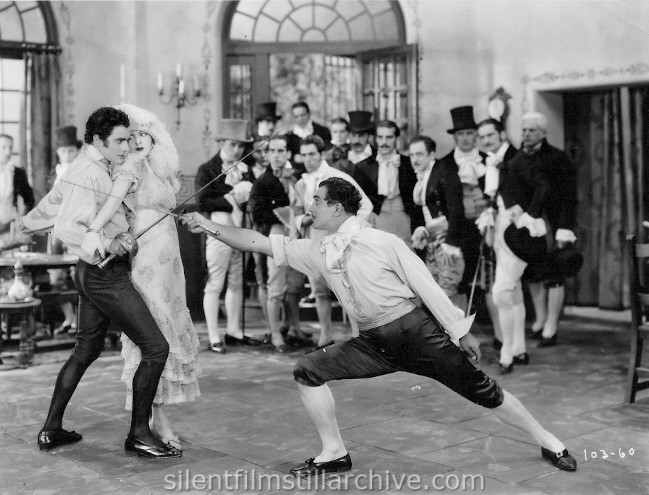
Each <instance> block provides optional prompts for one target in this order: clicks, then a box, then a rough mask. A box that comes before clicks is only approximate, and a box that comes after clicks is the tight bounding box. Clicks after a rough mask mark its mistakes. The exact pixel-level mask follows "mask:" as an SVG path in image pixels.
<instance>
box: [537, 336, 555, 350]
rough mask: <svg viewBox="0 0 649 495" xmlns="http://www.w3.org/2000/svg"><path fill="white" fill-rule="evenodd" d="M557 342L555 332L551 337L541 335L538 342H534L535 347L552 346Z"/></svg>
mask: <svg viewBox="0 0 649 495" xmlns="http://www.w3.org/2000/svg"><path fill="white" fill-rule="evenodd" d="M556 343H557V334H556V333H555V334H554V335H553V336H552V337H541V340H539V343H538V344H536V346H537V347H552V346H553V345H556Z"/></svg>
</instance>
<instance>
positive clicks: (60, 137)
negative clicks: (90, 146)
mask: <svg viewBox="0 0 649 495" xmlns="http://www.w3.org/2000/svg"><path fill="white" fill-rule="evenodd" d="M54 141H55V144H56V147H57V148H60V147H62V146H76V147H77V148H81V145H82V144H83V143H82V142H81V141H80V140H78V139H77V128H76V127H75V126H73V125H66V126H63V127H57V128H56V129H54Z"/></svg>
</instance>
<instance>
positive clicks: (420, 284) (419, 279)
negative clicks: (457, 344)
mask: <svg viewBox="0 0 649 495" xmlns="http://www.w3.org/2000/svg"><path fill="white" fill-rule="evenodd" d="M394 242H395V244H392V246H391V247H392V249H391V250H390V252H391V258H392V260H391V261H392V265H393V266H394V267H395V271H396V273H397V275H399V277H401V279H402V280H403V281H404V282H405V283H406V284H408V286H410V288H411V289H412V290H413V292H414V293H415V294H417V296H419V298H420V299H421V300H422V302H423V303H424V304H425V305H426V307H427V308H428V309H430V311H431V312H432V313H433V315H434V316H435V318H437V321H439V323H440V324H441V325H442V327H443V328H444V330H445V331H446V333H447V334H448V335H449V336H450V337H451V339H453V340H459V339H460V338H462V337H464V336H465V335H466V334H467V333H468V332H469V330H470V329H471V325H472V324H473V320H474V319H475V315H471V316H468V317H465V316H464V311H462V310H461V309H460V308H457V307H455V306H453V303H452V302H451V300H450V299H449V298H448V296H447V295H446V294H445V293H444V291H443V290H442V288H441V287H440V286H439V285H438V283H437V282H435V279H434V278H433V276H432V275H431V274H430V271H428V268H427V267H426V265H425V264H424V262H423V261H422V260H421V259H420V258H419V257H418V256H417V255H416V254H415V253H413V252H412V251H411V250H410V249H407V247H406V246H405V245H404V246H403V247H404V249H399V250H398V252H397V249H395V248H396V247H397V246H396V242H399V243H402V244H403V241H401V240H400V239H397V240H395V241H394Z"/></svg>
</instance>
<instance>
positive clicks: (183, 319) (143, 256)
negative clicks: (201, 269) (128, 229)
mask: <svg viewBox="0 0 649 495" xmlns="http://www.w3.org/2000/svg"><path fill="white" fill-rule="evenodd" d="M114 175H121V176H124V177H126V178H128V179H129V180H132V181H133V182H134V186H133V187H132V188H131V191H133V192H129V194H128V195H127V197H126V200H125V202H126V203H127V204H130V205H135V208H134V209H135V216H134V218H132V219H131V220H130V224H131V226H132V230H133V233H134V234H137V233H139V232H141V231H142V230H144V229H145V228H146V227H148V226H149V225H151V224H152V223H153V222H155V221H156V220H158V219H159V218H160V217H161V216H162V213H160V212H159V211H155V210H153V209H151V208H155V209H157V210H163V211H168V210H170V209H171V208H173V207H174V206H175V205H176V197H175V194H174V191H173V188H172V186H171V184H170V183H169V182H168V181H166V180H162V179H160V178H159V177H158V176H156V175H155V173H154V172H153V170H152V169H151V167H150V165H149V163H148V160H146V159H145V160H142V161H140V162H130V161H127V162H126V163H125V164H124V165H123V166H122V167H120V168H118V169H117V170H115V171H114ZM138 245H139V251H138V253H137V255H136V256H135V257H134V258H133V260H132V262H131V267H132V268H131V278H132V280H133V285H134V286H135V288H136V289H137V291H138V292H139V293H140V294H141V295H142V298H143V299H144V302H145V303H146V305H147V307H148V308H149V311H151V314H152V315H153V318H154V319H155V321H156V323H157V324H158V327H159V328H160V330H161V331H162V333H163V335H164V336H165V338H166V339H167V342H168V343H169V357H168V358H167V362H166V364H165V367H164V370H163V372H162V376H161V377H160V382H159V384H158V389H157V391H156V395H155V398H154V400H153V401H154V403H156V404H176V403H180V402H189V401H193V400H194V399H195V398H196V397H198V396H200V390H199V387H198V380H197V377H198V375H199V373H200V366H199V363H198V357H197V354H198V345H199V342H198V335H197V334H196V331H195V330H194V325H193V323H192V320H191V317H190V315H189V309H188V308H187V302H186V296H185V273H184V271H183V264H182V261H181V258H180V247H179V245H178V233H177V231H176V224H175V222H174V218H173V217H167V218H165V219H164V220H162V221H161V222H160V223H158V224H157V225H156V226H155V227H153V228H152V229H151V230H149V231H148V232H147V233H146V234H144V235H143V236H142V237H140V238H139V239H138ZM121 338H122V357H123V358H124V371H123V373H122V381H124V382H125V383H126V384H127V387H128V393H127V395H126V409H127V410H130V409H131V408H132V401H133V394H132V392H133V388H132V383H133V375H134V374H135V371H136V370H137V367H138V366H139V364H140V360H141V353H140V349H139V348H138V347H137V346H136V345H135V344H134V343H133V342H132V341H131V340H130V339H129V338H128V337H127V336H126V335H125V334H124V333H122V337H121Z"/></svg>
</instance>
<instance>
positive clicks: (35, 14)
mask: <svg viewBox="0 0 649 495" xmlns="http://www.w3.org/2000/svg"><path fill="white" fill-rule="evenodd" d="M60 52H61V48H60V47H59V45H58V33H57V29H56V22H55V19H54V13H53V12H52V6H51V2H29V1H20V2H2V3H1V4H0V133H4V134H8V135H10V136H12V137H13V138H14V148H13V152H14V154H15V155H16V156H15V157H14V163H15V164H16V165H19V166H21V167H23V168H25V169H26V170H27V171H28V175H29V177H30V180H31V182H32V186H33V187H34V190H35V193H36V196H37V199H38V198H40V197H42V196H43V195H45V193H47V190H48V179H47V175H48V174H49V172H50V168H51V166H52V164H51V161H52V158H53V153H52V142H51V138H52V129H53V127H55V126H56V125H58V124H59V121H58V111H59V101H58V100H59V78H60V74H59V68H58V60H57V57H58V54H59V53H60Z"/></svg>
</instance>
